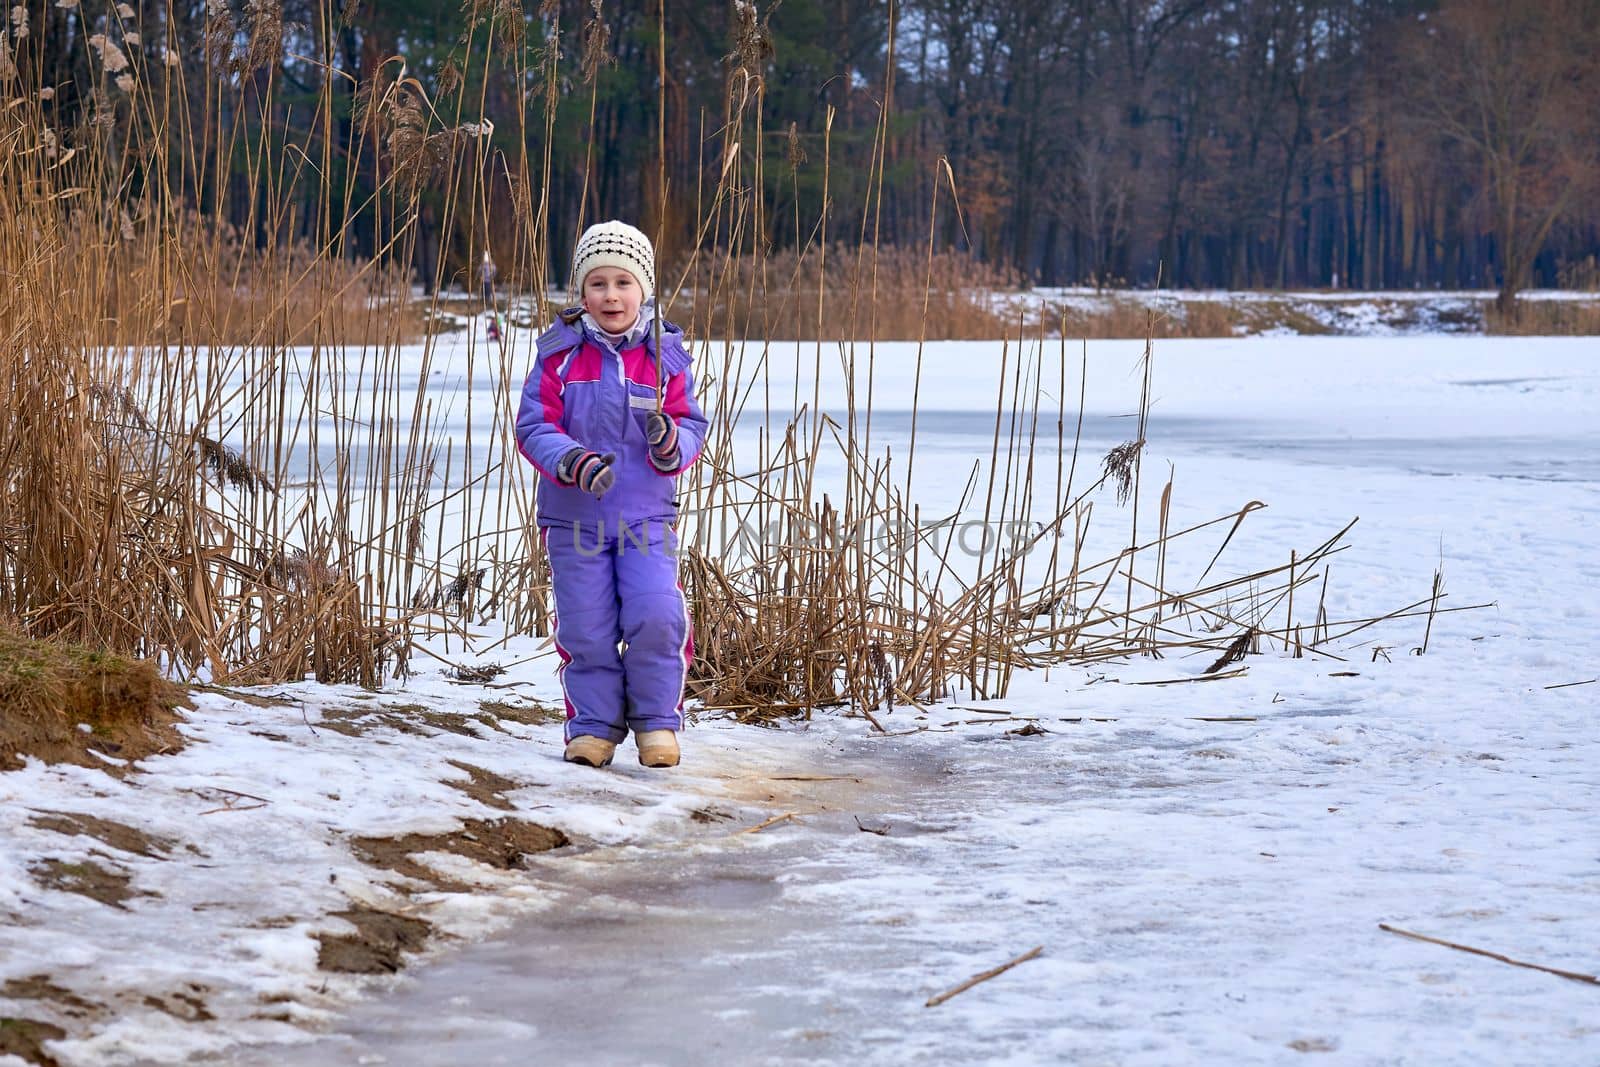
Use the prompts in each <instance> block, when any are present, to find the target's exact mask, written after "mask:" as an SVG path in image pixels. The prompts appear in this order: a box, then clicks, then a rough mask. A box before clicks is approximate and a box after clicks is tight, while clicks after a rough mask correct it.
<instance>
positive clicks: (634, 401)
mask: <svg viewBox="0 0 1600 1067" xmlns="http://www.w3.org/2000/svg"><path fill="white" fill-rule="evenodd" d="M575 310H576V309H574V311H575ZM569 317H571V313H568V314H567V315H564V316H562V317H560V318H557V320H556V323H555V325H553V326H551V327H550V329H548V330H546V331H545V332H544V333H543V334H542V335H541V336H540V337H539V342H538V355H537V357H536V358H535V359H534V363H533V370H532V372H531V373H529V375H528V380H527V382H526V383H525V384H524V385H523V387H522V404H521V407H520V408H518V410H517V446H518V448H520V449H521V450H522V454H523V456H525V457H526V458H527V460H528V462H530V463H532V464H533V465H534V467H536V468H537V469H538V471H539V473H540V474H541V475H543V477H541V478H540V479H539V495H538V508H537V511H538V523H539V525H540V526H565V527H572V526H578V525H583V526H585V527H591V526H593V527H594V528H598V529H602V530H611V531H614V530H616V529H617V528H618V526H619V524H623V523H628V524H632V523H637V522H642V521H645V520H664V521H667V522H671V521H674V520H675V519H676V518H677V504H676V503H675V502H674V500H673V495H674V490H675V481H674V479H676V477H677V476H678V475H679V474H680V473H682V472H683V470H684V469H685V468H687V467H688V466H689V465H690V464H691V463H693V462H694V461H695V459H696V458H697V457H698V456H699V455H700V450H701V448H702V447H704V445H705V435H706V418H705V416H704V415H702V414H701V413H700V405H699V404H698V403H697V402H696V401H695V397H694V380H693V379H692V378H691V377H690V374H689V364H690V356H689V353H688V351H687V350H686V349H685V348H684V346H683V331H682V330H681V329H679V328H678V327H676V326H674V325H672V324H671V323H670V322H667V321H665V320H663V321H662V323H661V370H662V374H663V375H665V377H666V387H665V389H664V391H663V397H662V410H663V411H664V412H666V414H667V415H669V416H670V417H671V418H672V420H673V421H674V422H675V423H677V426H678V447H679V449H680V450H681V455H682V461H681V462H680V463H679V465H678V468H677V470H672V471H659V470H657V469H656V467H655V465H654V464H652V463H651V462H650V458H649V453H650V446H649V444H648V443H647V442H646V440H645V436H644V426H645V418H646V417H647V416H648V415H649V414H650V412H652V411H654V410H655V407H656V359H655V353H654V339H653V337H651V336H650V335H649V334H646V336H645V341H644V343H642V344H637V345H634V346H633V347H632V348H628V349H624V350H623V351H622V353H621V356H620V358H619V357H618V355H617V354H616V353H614V352H612V351H611V349H610V348H609V347H608V346H606V345H605V344H604V343H603V342H601V341H600V340H598V339H597V338H595V337H593V336H591V335H590V334H589V332H588V331H587V329H586V328H585V327H584V326H583V324H582V323H581V322H573V323H568V322H567V318H569ZM579 447H582V448H586V449H589V450H591V451H594V452H599V453H601V454H602V455H604V454H606V453H608V452H609V453H613V454H615V456H616V460H615V462H614V463H613V465H612V469H613V470H615V471H616V475H617V480H616V484H615V485H614V486H612V488H611V489H610V491H608V492H607V493H606V494H605V495H604V496H603V497H600V498H599V499H596V498H595V497H593V496H591V495H589V494H588V493H586V492H584V491H583V490H582V489H578V488H576V487H574V486H566V485H562V484H561V482H560V480H559V479H557V477H556V475H555V471H556V464H557V463H559V462H560V460H561V457H562V456H564V455H566V454H567V452H569V451H571V450H572V449H574V448H579Z"/></svg>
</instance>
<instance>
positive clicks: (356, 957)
mask: <svg viewBox="0 0 1600 1067" xmlns="http://www.w3.org/2000/svg"><path fill="white" fill-rule="evenodd" d="M333 914H334V915H335V916H337V917H338V918H341V919H343V920H345V921H346V922H348V923H349V924H350V925H352V926H354V927H355V928H356V932H355V933H353V934H323V935H321V936H320V937H319V938H318V941H319V942H320V943H321V948H320V949H319V950H318V952H317V966H318V967H320V968H322V969H323V970H324V971H336V972H338V973H340V974H394V973H395V972H396V971H398V970H399V969H400V968H401V967H403V966H405V963H404V960H403V957H402V954H403V953H406V952H417V951H420V950H421V949H422V947H423V946H424V945H425V944H427V941H428V937H429V935H430V934H432V932H433V927H432V926H431V925H430V924H428V923H426V922H424V921H423V920H421V919H413V918H411V917H409V916H406V915H396V914H394V913H393V912H387V911H378V910H377V909H376V908H369V907H366V906H365V905H358V906H357V907H354V908H351V909H350V910H348V911H336V912H334V913H333Z"/></svg>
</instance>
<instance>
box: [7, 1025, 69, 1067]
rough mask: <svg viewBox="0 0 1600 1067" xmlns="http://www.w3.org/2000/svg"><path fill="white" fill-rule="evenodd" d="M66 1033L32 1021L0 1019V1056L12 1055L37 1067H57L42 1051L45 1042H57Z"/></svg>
mask: <svg viewBox="0 0 1600 1067" xmlns="http://www.w3.org/2000/svg"><path fill="white" fill-rule="evenodd" d="M66 1036H67V1032H66V1031H65V1030H63V1029H61V1027H59V1026H51V1025H50V1024H49V1023H41V1022H37V1021H35V1020H33V1019H7V1018H3V1017H0V1055H7V1054H9V1055H12V1056H16V1057H18V1058H19V1059H21V1060H22V1061H23V1062H24V1063H33V1064H37V1065H38V1067H57V1064H56V1060H55V1057H53V1056H50V1055H49V1054H48V1053H46V1052H45V1051H44V1043H45V1042H46V1041H59V1040H61V1039H62V1038H63V1037H66Z"/></svg>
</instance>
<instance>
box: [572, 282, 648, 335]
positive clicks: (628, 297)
mask: <svg viewBox="0 0 1600 1067" xmlns="http://www.w3.org/2000/svg"><path fill="white" fill-rule="evenodd" d="M643 301H644V290H642V289H640V288H639V282H638V279H636V278H635V277H634V276H633V275H632V274H629V273H628V272H627V271H625V270H623V269H622V268H621V267H596V268H595V269H594V270H592V271H590V272H589V273H588V274H586V275H584V277H583V310H585V311H587V312H588V313H589V314H591V315H593V316H594V320H595V321H596V322H598V323H599V324H600V326H601V328H602V329H604V330H605V331H606V332H607V333H623V332H625V331H626V330H628V329H629V328H630V327H632V326H633V324H634V322H635V321H636V320H637V319H638V318H639V305H640V304H641V303H643Z"/></svg>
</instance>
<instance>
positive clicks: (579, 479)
mask: <svg viewBox="0 0 1600 1067" xmlns="http://www.w3.org/2000/svg"><path fill="white" fill-rule="evenodd" d="M616 458H617V457H616V456H614V455H612V454H611V453H609V452H607V453H606V454H605V455H603V456H602V455H601V454H600V453H598V452H590V451H587V450H586V449H582V448H574V449H573V450H572V451H570V452H568V453H567V454H566V455H564V456H562V457H561V463H560V465H559V466H558V467H557V468H556V477H557V478H559V479H560V481H561V482H562V483H563V484H565V485H575V486H577V487H578V488H579V489H582V490H583V491H584V492H585V493H591V494H593V495H594V496H597V497H600V496H604V495H605V493H606V490H607V489H610V488H611V487H612V486H613V485H615V484H616V481H617V472H616V471H614V470H612V469H611V464H612V462H613V461H614V460H615V459H616Z"/></svg>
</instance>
